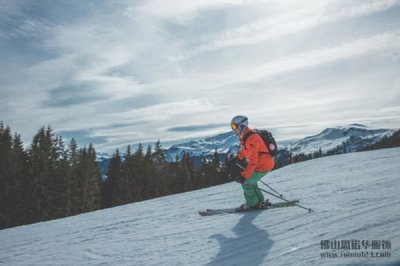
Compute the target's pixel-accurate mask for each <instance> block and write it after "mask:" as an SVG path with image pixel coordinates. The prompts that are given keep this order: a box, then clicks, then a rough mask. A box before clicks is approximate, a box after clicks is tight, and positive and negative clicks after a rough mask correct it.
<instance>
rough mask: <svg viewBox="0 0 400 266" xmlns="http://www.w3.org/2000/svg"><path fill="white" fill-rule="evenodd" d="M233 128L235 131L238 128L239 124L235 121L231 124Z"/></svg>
mask: <svg viewBox="0 0 400 266" xmlns="http://www.w3.org/2000/svg"><path fill="white" fill-rule="evenodd" d="M231 128H232V130H233V131H235V130H236V129H238V125H237V124H235V123H232V124H231Z"/></svg>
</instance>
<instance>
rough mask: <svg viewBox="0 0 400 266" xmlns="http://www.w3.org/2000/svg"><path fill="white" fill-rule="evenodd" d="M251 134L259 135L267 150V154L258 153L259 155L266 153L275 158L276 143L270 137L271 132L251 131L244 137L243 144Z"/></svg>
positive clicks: (264, 130)
mask: <svg viewBox="0 0 400 266" xmlns="http://www.w3.org/2000/svg"><path fill="white" fill-rule="evenodd" d="M253 134H258V135H260V137H261V138H262V140H263V141H264V143H265V145H266V146H267V147H268V149H269V152H260V153H267V154H270V155H271V156H276V155H277V154H278V145H277V144H276V141H275V139H274V137H273V136H272V134H271V132H269V131H268V130H266V129H254V131H251V132H250V133H248V134H247V135H245V136H244V138H243V143H246V140H247V139H248V138H249V137H250V136H251V135H253Z"/></svg>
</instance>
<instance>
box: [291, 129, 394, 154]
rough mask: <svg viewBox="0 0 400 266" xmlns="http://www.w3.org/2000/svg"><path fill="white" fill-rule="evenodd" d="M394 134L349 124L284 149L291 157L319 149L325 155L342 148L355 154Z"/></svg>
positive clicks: (388, 130) (307, 138) (388, 131)
mask: <svg viewBox="0 0 400 266" xmlns="http://www.w3.org/2000/svg"><path fill="white" fill-rule="evenodd" d="M394 132H395V130H394V129H371V128H368V127H366V126H364V125H361V124H351V125H348V126H344V127H342V126H339V127H336V128H327V129H325V130H323V131H322V132H321V133H319V134H318V135H315V136H310V137H306V138H304V139H301V140H299V141H297V142H295V143H293V144H291V145H288V146H287V147H286V149H288V150H289V151H290V152H291V153H292V154H293V155H297V154H300V153H303V154H310V153H313V152H316V151H318V150H319V149H321V150H322V152H323V153H326V152H328V151H331V150H334V149H337V148H338V147H342V146H344V149H346V152H356V151H359V150H360V149H361V148H364V147H366V146H368V145H371V144H374V143H376V142H378V141H380V140H381V139H382V138H384V137H390V136H391V135H392V134H393V133H394Z"/></svg>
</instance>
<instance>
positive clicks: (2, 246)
mask: <svg viewBox="0 0 400 266" xmlns="http://www.w3.org/2000/svg"><path fill="white" fill-rule="evenodd" d="M399 161H400V148H393V149H384V150H378V151H369V152H359V153H350V154H343V155H337V156H330V157H323V158H319V159H315V160H311V161H307V162H303V163H298V164H293V165H290V166H287V167H284V168H281V169H278V170H276V171H273V172H271V173H269V174H268V175H267V176H266V177H264V178H263V181H264V182H266V183H268V184H269V185H270V186H271V187H273V188H275V189H276V190H278V191H279V192H281V193H283V194H284V196H285V197H286V198H289V199H300V200H301V201H300V204H302V205H304V206H307V207H309V208H312V209H313V210H314V212H313V213H308V212H307V211H306V210H304V209H301V208H298V207H287V208H281V209H274V210H267V211H255V212H247V213H243V214H225V215H217V216H208V217H202V216H199V215H198V213H197V212H198V211H199V210H204V209H206V208H227V207H234V206H239V204H241V203H242V202H243V196H242V192H241V188H240V185H238V184H236V183H234V182H232V183H228V184H225V185H221V186H217V187H212V188H207V189H203V190H198V191H193V192H188V193H183V194H179V195H172V196H167V197H162V198H158V199H154V200H149V201H144V202H139V203H134V204H129V205H124V206H120V207H116V208H112V209H107V210H101V211H96V212H92V213H87V214H82V215H77V216H74V217H69V218H64V219H59V220H54V221H48V222H42V223H38V224H33V225H26V226H20V227H16V228H11V229H5V230H1V231H0V264H1V265H248V266H250V265H278V266H279V265H304V266H309V265H375V264H377V265H387V264H390V265H396V262H397V263H398V262H400V231H399V228H400V194H399V188H400V164H399ZM260 187H263V186H262V185H260ZM270 199H271V201H274V202H275V201H279V200H278V199H275V198H273V197H270ZM326 241H328V242H326ZM334 241H337V242H341V241H344V242H346V241H353V242H352V243H355V244H358V249H356V248H357V245H355V246H353V247H352V249H350V250H346V249H332V248H331V246H329V249H322V247H323V246H324V247H327V246H325V244H322V243H329V245H333V244H332V243H334ZM358 241H359V242H358ZM377 241H380V242H377ZM372 243H375V245H374V246H373V245H372ZM376 243H379V244H382V245H381V246H379V248H378V246H377V244H376ZM389 244H390V246H389ZM389 247H390V248H389ZM350 252H351V253H353V254H354V256H356V257H350V258H349V257H346V258H345V257H343V255H341V254H349V253H350ZM362 252H364V253H362ZM365 252H367V253H368V256H367V257H359V256H361V255H362V254H367V253H365ZM321 253H323V254H325V256H327V255H326V254H327V253H329V254H331V255H330V256H334V255H333V254H338V256H339V257H337V258H327V257H325V258H323V257H322V255H321ZM357 254H358V255H357ZM371 254H375V255H376V254H378V255H379V256H380V257H374V258H372V257H370V255H371ZM340 256H342V257H340ZM357 256H358V257H357ZM389 256H390V257H389Z"/></svg>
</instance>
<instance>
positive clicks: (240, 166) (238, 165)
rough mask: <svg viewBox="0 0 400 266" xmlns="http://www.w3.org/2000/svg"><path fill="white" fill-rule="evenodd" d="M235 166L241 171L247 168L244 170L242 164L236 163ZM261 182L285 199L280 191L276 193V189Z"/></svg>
mask: <svg viewBox="0 0 400 266" xmlns="http://www.w3.org/2000/svg"><path fill="white" fill-rule="evenodd" d="M235 165H236V166H237V167H239V168H240V169H242V170H244V169H245V168H244V167H243V166H242V165H241V164H239V163H238V162H235ZM260 182H261V183H262V184H264V185H265V186H267V187H268V188H269V189H271V190H272V191H273V192H275V193H276V194H278V195H279V196H280V197H283V194H282V193H279V192H278V191H276V190H275V189H273V188H272V187H270V186H269V185H268V184H267V183H265V182H263V181H262V180H260Z"/></svg>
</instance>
